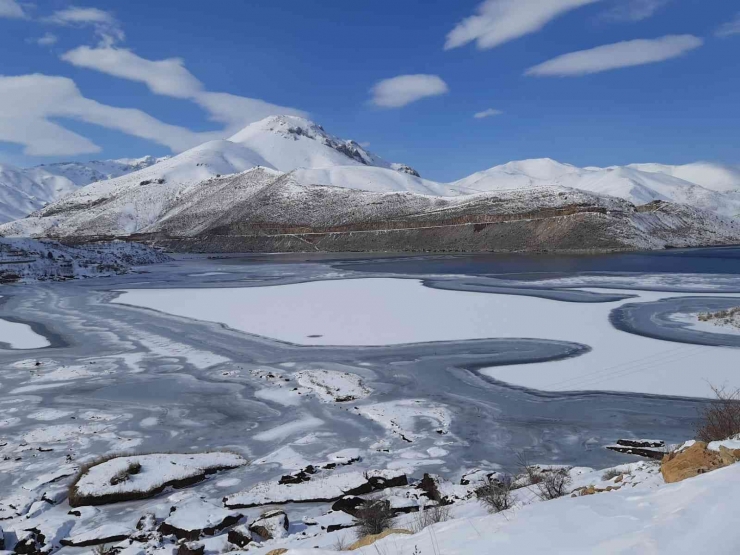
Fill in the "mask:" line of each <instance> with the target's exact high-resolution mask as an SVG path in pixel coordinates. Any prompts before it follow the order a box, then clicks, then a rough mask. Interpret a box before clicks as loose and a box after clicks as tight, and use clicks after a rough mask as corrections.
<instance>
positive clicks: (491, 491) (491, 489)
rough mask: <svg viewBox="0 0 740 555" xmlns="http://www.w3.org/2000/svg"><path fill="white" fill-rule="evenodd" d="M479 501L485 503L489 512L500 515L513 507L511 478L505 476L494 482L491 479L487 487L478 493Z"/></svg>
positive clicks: (486, 484)
mask: <svg viewBox="0 0 740 555" xmlns="http://www.w3.org/2000/svg"><path fill="white" fill-rule="evenodd" d="M477 494H478V499H479V500H480V502H481V503H483V504H484V505H485V506H486V508H487V509H488V512H490V513H499V512H501V511H505V510H506V509H510V508H511V507H512V504H513V502H512V499H511V477H510V476H503V477H502V478H500V479H497V480H494V479H491V478H490V477H489V478H488V480H487V481H486V483H485V485H484V486H483V487H481V488H480V489H479V490H478V491H477Z"/></svg>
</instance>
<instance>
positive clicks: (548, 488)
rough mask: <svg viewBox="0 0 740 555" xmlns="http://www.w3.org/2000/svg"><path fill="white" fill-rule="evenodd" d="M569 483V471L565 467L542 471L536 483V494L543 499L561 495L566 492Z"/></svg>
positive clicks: (555, 497)
mask: <svg viewBox="0 0 740 555" xmlns="http://www.w3.org/2000/svg"><path fill="white" fill-rule="evenodd" d="M570 483H571V477H570V473H569V472H568V470H567V469H565V468H560V469H558V470H552V471H548V472H543V473H542V480H541V481H540V482H538V483H537V489H538V490H539V493H538V495H539V497H540V499H542V500H543V501H549V500H550V499H557V498H558V497H563V496H564V495H565V494H567V493H568V486H570Z"/></svg>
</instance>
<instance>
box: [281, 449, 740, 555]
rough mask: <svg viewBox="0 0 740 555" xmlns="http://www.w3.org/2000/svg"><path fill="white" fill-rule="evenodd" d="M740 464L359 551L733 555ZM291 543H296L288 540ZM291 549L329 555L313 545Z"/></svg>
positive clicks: (453, 523)
mask: <svg viewBox="0 0 740 555" xmlns="http://www.w3.org/2000/svg"><path fill="white" fill-rule="evenodd" d="M738 495H740V465H738V464H734V465H731V466H729V467H727V468H723V469H720V470H717V471H715V472H711V473H708V474H703V475H700V476H697V477H696V478H691V479H689V480H684V481H683V482H680V483H677V484H664V485H661V486H659V487H655V488H653V489H647V488H645V489H639V490H634V489H632V488H629V489H623V490H620V491H616V492H611V493H608V494H603V493H602V494H597V495H587V496H580V497H575V498H572V497H563V498H561V499H557V500H554V501H548V502H545V503H533V504H531V505H527V506H524V507H521V508H520V509H518V510H516V509H515V510H513V511H506V512H503V513H499V514H495V515H490V516H484V517H477V518H476V517H473V518H470V517H468V516H467V515H465V514H464V513H463V514H462V515H460V517H459V518H454V519H452V520H450V521H448V522H442V523H439V524H436V525H434V526H433V528H431V530H430V529H425V530H423V531H421V532H419V533H418V534H415V535H398V534H397V535H392V536H390V537H388V538H387V539H385V540H381V541H379V542H378V543H376V544H374V545H371V546H369V547H365V548H363V549H358V550H357V551H356V552H357V553H358V554H360V555H370V554H376V553H394V554H396V555H414V554H418V553H421V554H427V553H471V554H472V553H480V554H484V553H521V554H527V555H529V554H540V553H552V554H576V553H578V554H587V553H589V554H590V553H604V554H606V553H609V554H618V553H621V554H628V553H629V554H643V553H644V554H648V553H650V554H653V553H675V554H679V553H700V552H702V551H705V550H706V546H707V542H709V543H711V545H712V549H711V551H712V553H717V554H720V553H722V554H728V555H729V554H732V553H736V552H737V546H738V545H740V529H739V528H738V527H737V526H735V525H734V520H733V515H734V507H736V505H737V496H738ZM287 546H288V547H290V545H289V544H288V545H287ZM301 547H302V549H290V550H289V551H287V553H286V555H308V554H312V555H329V554H330V553H336V551H333V550H326V551H324V550H316V549H311V548H309V546H308V545H305V546H301Z"/></svg>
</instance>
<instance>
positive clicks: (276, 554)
mask: <svg viewBox="0 0 740 555" xmlns="http://www.w3.org/2000/svg"><path fill="white" fill-rule="evenodd" d="M287 552H288V550H287V549H285V548H284V547H280V548H278V549H273V550H272V551H268V552H267V553H266V555H283V553H287Z"/></svg>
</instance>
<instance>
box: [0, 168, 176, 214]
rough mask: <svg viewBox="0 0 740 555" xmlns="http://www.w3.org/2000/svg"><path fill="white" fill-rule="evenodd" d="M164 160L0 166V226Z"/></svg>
mask: <svg viewBox="0 0 740 555" xmlns="http://www.w3.org/2000/svg"><path fill="white" fill-rule="evenodd" d="M162 160H164V158H154V157H152V156H145V157H144V158H136V159H128V158H125V159H120V160H97V161H92V162H63V163H58V164H46V165H41V166H35V167H33V168H24V169H21V168H16V167H14V166H11V165H9V164H0V222H3V223H4V222H10V221H13V220H17V219H19V218H25V217H26V216H27V215H28V214H30V213H31V212H35V211H36V210H39V209H41V208H43V207H44V206H46V205H47V204H49V203H51V202H54V201H56V200H58V199H60V198H62V197H63V196H65V195H68V194H70V193H72V192H74V191H76V190H77V189H78V188H79V187H84V186H85V185H89V184H90V183H95V182H96V181H105V180H107V179H114V178H116V177H120V176H122V175H126V174H128V173H131V172H135V171H139V170H141V169H143V168H147V167H149V166H152V165H154V164H156V163H158V162H161V161H162Z"/></svg>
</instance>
